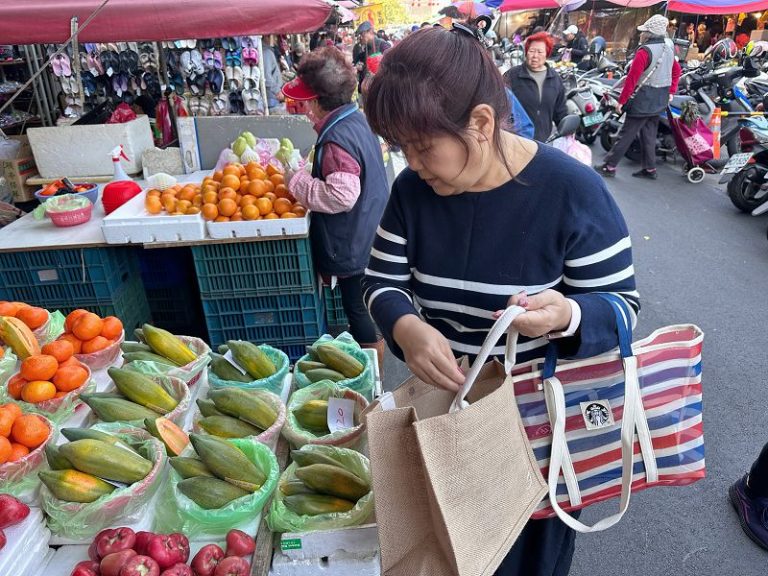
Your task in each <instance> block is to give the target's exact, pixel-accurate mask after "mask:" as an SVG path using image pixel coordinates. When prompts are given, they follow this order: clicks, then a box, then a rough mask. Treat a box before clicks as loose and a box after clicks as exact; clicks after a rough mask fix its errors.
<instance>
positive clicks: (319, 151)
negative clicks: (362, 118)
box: [315, 104, 358, 166]
mask: <svg viewBox="0 0 768 576" xmlns="http://www.w3.org/2000/svg"><path fill="white" fill-rule="evenodd" d="M357 110H358V107H357V105H356V104H351V105H350V108H349V109H348V110H345V111H344V112H342V113H340V114H339V115H338V116H337V117H336V118H334V119H333V120H331V122H330V123H329V124H328V125H327V126H325V127H324V128H323V130H322V131H321V132H320V135H319V136H318V137H317V143H316V144H315V160H316V162H317V163H318V164H319V165H320V166H322V161H323V160H322V158H323V144H325V142H323V138H325V136H326V135H327V134H328V132H329V131H330V129H331V128H333V127H334V126H335V125H336V124H338V123H339V122H341V121H342V120H344V118H347V117H349V116H352V114H354V113H355V112H357Z"/></svg>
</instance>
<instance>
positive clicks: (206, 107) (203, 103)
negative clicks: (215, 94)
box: [200, 96, 212, 116]
mask: <svg viewBox="0 0 768 576" xmlns="http://www.w3.org/2000/svg"><path fill="white" fill-rule="evenodd" d="M211 106H212V102H211V99H210V98H207V97H205V96H201V97H200V115H201V116H210V115H211Z"/></svg>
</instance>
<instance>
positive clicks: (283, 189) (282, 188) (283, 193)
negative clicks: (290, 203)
mask: <svg viewBox="0 0 768 576" xmlns="http://www.w3.org/2000/svg"><path fill="white" fill-rule="evenodd" d="M289 195H290V194H289V192H288V187H287V186H286V185H285V184H278V185H277V186H275V196H277V197H278V198H288V196H289Z"/></svg>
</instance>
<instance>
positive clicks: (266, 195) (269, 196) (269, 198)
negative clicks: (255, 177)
mask: <svg viewBox="0 0 768 576" xmlns="http://www.w3.org/2000/svg"><path fill="white" fill-rule="evenodd" d="M264 198H266V199H267V200H269V201H270V202H274V201H275V200H277V196H275V195H274V194H273V193H272V192H267V193H266V194H264Z"/></svg>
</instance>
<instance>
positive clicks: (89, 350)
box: [82, 336, 112, 354]
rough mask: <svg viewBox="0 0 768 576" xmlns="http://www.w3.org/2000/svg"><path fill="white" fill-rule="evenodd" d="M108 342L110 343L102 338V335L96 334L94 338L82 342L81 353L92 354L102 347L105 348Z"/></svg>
mask: <svg viewBox="0 0 768 576" xmlns="http://www.w3.org/2000/svg"><path fill="white" fill-rule="evenodd" d="M110 344H112V342H110V341H109V340H107V339H106V338H104V336H96V337H95V338H92V339H90V340H88V341H87V342H83V351H82V353H83V354H93V353H94V352H98V351H99V350H104V348H106V347H107V346H109V345H110Z"/></svg>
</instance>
